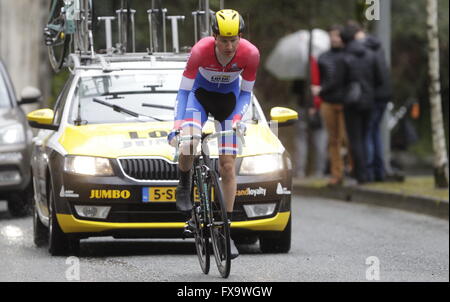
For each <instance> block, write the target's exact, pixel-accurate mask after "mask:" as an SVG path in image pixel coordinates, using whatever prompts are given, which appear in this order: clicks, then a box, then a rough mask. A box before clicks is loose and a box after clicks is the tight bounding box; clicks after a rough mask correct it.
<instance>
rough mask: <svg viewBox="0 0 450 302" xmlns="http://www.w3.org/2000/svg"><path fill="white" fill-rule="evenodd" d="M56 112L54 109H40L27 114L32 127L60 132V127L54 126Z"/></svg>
mask: <svg viewBox="0 0 450 302" xmlns="http://www.w3.org/2000/svg"><path fill="white" fill-rule="evenodd" d="M53 118H54V112H53V110H52V109H48V108H46V109H39V110H35V111H32V112H30V113H28V114H27V120H28V123H29V124H30V126H31V127H33V128H38V129H47V130H58V128H59V125H53Z"/></svg>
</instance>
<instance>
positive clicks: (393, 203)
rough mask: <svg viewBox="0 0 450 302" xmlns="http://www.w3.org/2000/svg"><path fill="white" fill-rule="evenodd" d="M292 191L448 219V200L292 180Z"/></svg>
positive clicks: (304, 194)
mask: <svg viewBox="0 0 450 302" xmlns="http://www.w3.org/2000/svg"><path fill="white" fill-rule="evenodd" d="M293 190H294V193H296V194H299V195H303V196H315V197H324V198H330V199H338V200H343V201H347V202H357V203H364V204H371V205H376V206H381V207H388V208H394V209H400V210H405V211H409V212H414V213H419V214H425V215H430V216H434V217H437V218H441V219H446V220H449V202H448V200H443V199H436V198H431V197H424V196H414V195H406V194H399V193H394V192H387V191H381V190H375V189H368V188H361V187H357V186H342V187H335V188H330V187H327V186H317V185H311V184H308V183H307V182H302V181H296V180H294V181H293Z"/></svg>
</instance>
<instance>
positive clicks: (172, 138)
mask: <svg viewBox="0 0 450 302" xmlns="http://www.w3.org/2000/svg"><path fill="white" fill-rule="evenodd" d="M179 134H180V129H172V131H170V133H169V135H168V136H167V141H168V142H169V145H171V146H172V147H176V144H177V139H176V137H177V136H178V135H179Z"/></svg>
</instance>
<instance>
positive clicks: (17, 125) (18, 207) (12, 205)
mask: <svg viewBox="0 0 450 302" xmlns="http://www.w3.org/2000/svg"><path fill="white" fill-rule="evenodd" d="M40 97H41V93H40V91H39V90H38V89H36V88H32V87H27V88H25V89H24V90H23V91H22V96H21V100H20V101H17V98H16V94H15V92H14V88H13V85H12V82H11V79H10V77H9V75H8V73H7V71H6V68H5V66H4V64H3V63H2V61H0V200H5V199H6V200H7V201H8V209H9V211H10V213H11V215H12V216H24V215H26V214H27V213H28V212H29V210H30V208H31V207H30V205H31V201H32V195H33V188H32V187H33V186H32V182H31V168H30V154H31V139H32V136H33V134H32V131H31V128H30V127H29V125H28V122H27V119H26V116H25V113H24V112H23V110H22V108H21V107H20V106H21V105H23V104H28V103H34V102H38V101H39V99H40Z"/></svg>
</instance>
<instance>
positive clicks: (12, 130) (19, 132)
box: [0, 124, 25, 144]
mask: <svg viewBox="0 0 450 302" xmlns="http://www.w3.org/2000/svg"><path fill="white" fill-rule="evenodd" d="M23 142H25V131H24V129H23V126H22V125H21V124H13V125H9V126H6V127H2V128H1V129H0V144H19V143H23Z"/></svg>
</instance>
